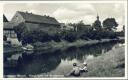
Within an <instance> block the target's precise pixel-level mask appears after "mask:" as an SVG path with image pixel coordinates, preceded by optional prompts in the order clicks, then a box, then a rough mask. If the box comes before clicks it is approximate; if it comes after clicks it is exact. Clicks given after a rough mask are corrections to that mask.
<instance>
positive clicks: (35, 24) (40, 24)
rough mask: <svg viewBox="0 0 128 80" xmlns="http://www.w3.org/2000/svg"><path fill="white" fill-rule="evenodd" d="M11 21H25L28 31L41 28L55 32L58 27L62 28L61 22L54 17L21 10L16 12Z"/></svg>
mask: <svg viewBox="0 0 128 80" xmlns="http://www.w3.org/2000/svg"><path fill="white" fill-rule="evenodd" d="M11 22H13V23H16V24H20V23H24V24H25V27H26V29H27V30H28V31H31V30H35V29H40V30H44V31H45V32H52V33H53V32H57V31H58V28H60V23H59V22H58V21H57V20H56V19H55V18H53V17H50V16H46V15H43V16H42V15H37V14H33V13H28V12H21V11H17V12H16V14H15V15H14V17H13V18H12V20H11Z"/></svg>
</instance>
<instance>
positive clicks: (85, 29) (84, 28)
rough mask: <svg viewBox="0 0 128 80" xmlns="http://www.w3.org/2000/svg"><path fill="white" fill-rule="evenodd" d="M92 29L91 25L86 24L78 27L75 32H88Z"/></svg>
mask: <svg viewBox="0 0 128 80" xmlns="http://www.w3.org/2000/svg"><path fill="white" fill-rule="evenodd" d="M91 28H92V26H91V25H90V24H86V25H83V26H81V27H76V29H75V30H77V31H87V30H89V29H91Z"/></svg>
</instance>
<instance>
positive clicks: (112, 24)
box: [103, 18, 118, 30]
mask: <svg viewBox="0 0 128 80" xmlns="http://www.w3.org/2000/svg"><path fill="white" fill-rule="evenodd" d="M117 26H118V23H117V22H116V20H115V18H107V19H105V20H104V21H103V27H104V28H106V29H107V30H113V29H116V27H117Z"/></svg>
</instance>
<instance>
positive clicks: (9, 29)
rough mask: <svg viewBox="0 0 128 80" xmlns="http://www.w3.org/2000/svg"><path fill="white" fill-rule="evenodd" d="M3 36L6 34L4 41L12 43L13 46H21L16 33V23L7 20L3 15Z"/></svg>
mask: <svg viewBox="0 0 128 80" xmlns="http://www.w3.org/2000/svg"><path fill="white" fill-rule="evenodd" d="M3 24H4V25H3V26H4V27H3V34H4V36H3V37H4V38H6V39H4V41H10V42H11V44H16V45H17V44H18V45H19V44H20V43H19V41H18V39H17V34H16V33H15V31H14V28H13V27H14V23H11V22H9V21H8V20H7V18H6V17H5V15H3Z"/></svg>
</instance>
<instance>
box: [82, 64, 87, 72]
mask: <svg viewBox="0 0 128 80" xmlns="http://www.w3.org/2000/svg"><path fill="white" fill-rule="evenodd" d="M80 71H81V72H88V69H87V63H86V62H84V63H83V68H80Z"/></svg>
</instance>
